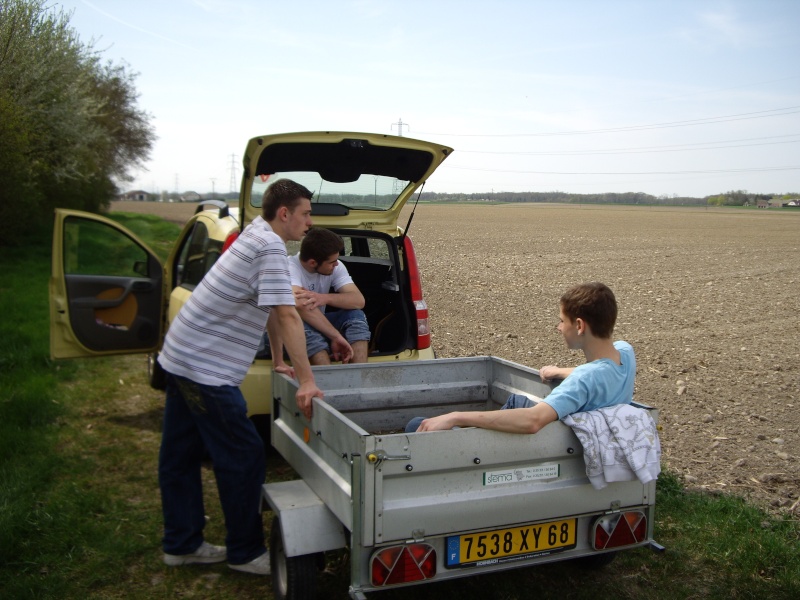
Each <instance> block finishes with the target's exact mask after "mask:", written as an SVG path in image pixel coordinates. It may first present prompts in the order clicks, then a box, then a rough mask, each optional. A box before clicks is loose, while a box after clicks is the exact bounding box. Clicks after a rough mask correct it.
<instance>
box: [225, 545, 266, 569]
mask: <svg viewBox="0 0 800 600" xmlns="http://www.w3.org/2000/svg"><path fill="white" fill-rule="evenodd" d="M228 566H229V567H230V568H231V569H233V570H234V571H241V572H242V573H252V574H253V575H269V574H270V573H271V570H270V566H269V550H267V551H266V552H264V554H262V555H261V556H259V557H258V558H254V559H253V560H251V561H250V562H248V563H244V564H241V565H232V564H231V563H228Z"/></svg>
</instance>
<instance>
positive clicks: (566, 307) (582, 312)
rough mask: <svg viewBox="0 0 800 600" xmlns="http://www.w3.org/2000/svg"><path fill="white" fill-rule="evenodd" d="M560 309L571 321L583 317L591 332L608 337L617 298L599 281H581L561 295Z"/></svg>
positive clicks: (613, 322)
mask: <svg viewBox="0 0 800 600" xmlns="http://www.w3.org/2000/svg"><path fill="white" fill-rule="evenodd" d="M561 310H562V311H564V314H565V315H566V316H567V317H569V319H570V320H571V321H575V319H583V320H584V321H585V322H586V323H587V324H588V325H589V328H590V329H591V330H592V334H593V335H595V336H597V337H599V338H604V339H608V338H610V337H611V334H612V333H613V332H614V324H615V323H616V322H617V299H616V298H615V297H614V292H612V291H611V290H610V289H609V287H608V286H607V285H605V284H604V283H600V282H599V281H592V282H590V283H581V284H579V285H576V286H574V287H571V288H570V289H568V290H567V291H566V292H564V295H563V296H561Z"/></svg>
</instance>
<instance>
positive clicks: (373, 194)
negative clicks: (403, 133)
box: [250, 171, 409, 210]
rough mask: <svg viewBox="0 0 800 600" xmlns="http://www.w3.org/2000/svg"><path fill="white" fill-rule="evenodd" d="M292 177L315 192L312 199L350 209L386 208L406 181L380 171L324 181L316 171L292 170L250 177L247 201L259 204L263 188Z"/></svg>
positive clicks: (314, 201) (401, 189)
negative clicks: (376, 173)
mask: <svg viewBox="0 0 800 600" xmlns="http://www.w3.org/2000/svg"><path fill="white" fill-rule="evenodd" d="M284 178H286V179H291V180H293V181H296V182H297V183H299V184H301V185H304V186H305V187H307V188H308V189H309V190H311V191H312V192H313V193H314V197H313V198H312V199H311V202H312V203H320V204H341V205H343V206H347V207H348V208H350V209H352V210H389V209H390V208H392V206H393V205H394V203H395V201H396V200H397V197H398V196H399V195H400V194H401V193H402V192H403V190H404V189H406V186H408V184H409V182H408V181H405V180H401V179H396V178H394V177H386V176H383V175H361V176H360V177H359V178H358V179H356V180H355V181H348V182H345V183H336V182H332V181H326V180H324V179H323V178H322V176H320V174H319V173H313V172H307V171H293V172H290V173H275V174H274V175H270V176H269V178H268V179H266V180H265V179H264V178H262V177H261V176H257V177H254V178H253V181H252V188H251V193H250V203H251V204H252V205H253V206H255V207H260V206H261V199H262V197H263V196H264V192H265V191H266V189H267V188H268V187H269V186H270V185H272V183H274V182H275V181H277V180H279V179H284Z"/></svg>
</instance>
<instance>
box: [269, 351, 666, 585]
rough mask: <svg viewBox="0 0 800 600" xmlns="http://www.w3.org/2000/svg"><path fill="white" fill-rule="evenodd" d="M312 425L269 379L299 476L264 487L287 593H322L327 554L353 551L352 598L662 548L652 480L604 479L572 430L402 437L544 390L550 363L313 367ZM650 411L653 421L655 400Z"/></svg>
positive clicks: (277, 428) (283, 387)
mask: <svg viewBox="0 0 800 600" xmlns="http://www.w3.org/2000/svg"><path fill="white" fill-rule="evenodd" d="M314 374H315V377H316V381H317V384H318V386H319V387H320V388H321V389H322V390H323V391H324V392H325V399H324V400H319V399H314V401H313V411H314V412H313V417H312V419H311V420H310V421H309V420H307V419H306V418H305V417H304V416H303V415H302V414H301V413H299V411H298V409H297V406H296V404H295V392H296V391H297V385H298V384H297V382H296V381H293V380H291V379H289V378H288V377H286V376H275V377H273V410H272V431H271V434H272V444H273V446H274V447H275V448H276V449H277V450H278V452H279V453H280V454H281V455H282V456H283V457H284V458H285V459H286V461H287V462H288V463H289V464H290V465H291V466H292V467H293V469H294V470H295V471H296V473H297V474H298V475H299V476H300V477H301V479H297V480H293V481H285V482H274V483H267V484H265V485H264V487H263V497H264V507H265V509H266V508H269V509H271V510H272V511H273V513H274V516H273V527H272V534H271V538H270V550H271V553H272V566H273V571H272V577H273V587H274V590H275V596H276V598H295V599H303V600H304V599H306V598H313V597H314V595H315V590H316V577H317V571H318V569H319V568H320V565H322V564H324V562H323V557H324V552H326V551H329V550H335V549H338V548H344V547H346V546H349V547H350V570H351V578H350V579H351V581H350V589H349V593H350V597H351V598H354V599H364V598H365V597H366V596H365V594H366V593H367V592H372V591H377V590H383V589H394V588H397V587H400V586H408V585H415V584H420V583H426V582H431V581H441V580H445V579H452V578H456V577H465V576H471V575H477V574H480V573H487V572H495V571H498V570H504V569H511V568H519V567H526V566H531V565H538V564H544V563H548V562H553V561H560V560H569V559H576V558H582V559H583V560H584V561H587V562H592V563H594V564H599V565H601V564H605V563H606V562H610V560H611V559H612V558H613V557H614V554H615V553H616V552H617V551H619V550H620V549H622V548H624V549H628V548H635V547H640V546H647V545H649V546H651V547H652V548H653V549H663V548H661V547H660V546H659V545H658V544H656V543H655V542H654V540H653V525H654V508H655V491H656V488H655V482H654V481H653V482H650V483H648V484H646V485H642V484H641V483H640V482H639V481H638V480H634V481H629V482H621V483H611V484H609V485H608V486H607V487H605V488H603V489H600V490H597V489H594V488H593V487H592V485H591V484H590V482H589V480H588V478H587V476H586V467H585V464H584V458H583V450H582V447H581V444H580V442H579V441H578V438H577V437H576V436H575V434H574V433H573V432H572V430H571V429H570V428H569V427H567V426H566V425H564V424H563V423H561V422H555V423H551V424H550V425H548V426H547V427H545V428H544V429H542V430H541V431H540V432H539V433H537V434H536V435H519V434H508V433H501V432H496V431H489V430H485V429H479V428H463V429H453V430H450V431H439V432H430V433H413V434H406V433H404V428H405V425H406V423H407V422H408V421H409V420H410V419H411V418H413V417H415V416H426V417H429V416H435V415H439V414H443V413H445V412H449V411H452V410H496V409H498V408H499V407H500V406H502V404H503V403H504V402H505V401H506V399H507V398H508V396H509V395H510V394H512V393H520V394H526V395H528V396H532V397H538V398H543V397H545V396H547V394H548V393H549V392H550V391H551V389H552V388H553V386H552V385H550V384H546V383H543V382H542V381H541V379H540V377H539V374H538V371H536V370H534V369H530V368H527V367H524V366H521V365H518V364H515V363H512V362H509V361H506V360H503V359H500V358H496V357H491V356H479V357H469V358H454V359H437V360H426V361H409V362H398V363H380V364H364V365H337V366H331V367H315V368H314ZM639 406H641V407H642V408H646V409H648V410H650V411H651V415H652V416H653V418H654V419H655V420H656V421H657V419H658V411H657V410H655V409H652V408H650V407H647V406H644V405H639Z"/></svg>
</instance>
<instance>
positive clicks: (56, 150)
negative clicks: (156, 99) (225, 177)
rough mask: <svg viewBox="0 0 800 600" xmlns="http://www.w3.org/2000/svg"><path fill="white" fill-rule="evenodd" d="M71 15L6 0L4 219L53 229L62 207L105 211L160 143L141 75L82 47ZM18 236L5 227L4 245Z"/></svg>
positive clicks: (1, 4)
mask: <svg viewBox="0 0 800 600" xmlns="http://www.w3.org/2000/svg"><path fill="white" fill-rule="evenodd" d="M70 16H71V15H70V14H66V13H64V12H63V10H61V9H56V8H53V7H52V6H51V5H48V4H47V2H46V0H0V197H2V201H0V222H3V223H13V222H18V223H20V224H24V227H28V226H29V224H30V223H33V224H36V223H44V224H47V225H49V224H50V223H51V221H52V211H53V208H54V207H56V206H58V207H65V208H75V209H79V210H88V211H99V210H102V209H104V208H105V207H107V206H108V203H109V202H110V200H111V199H112V198H113V197H114V196H115V195H116V194H117V193H118V192H119V189H118V184H119V183H122V182H125V181H130V179H131V178H130V176H129V175H128V171H129V170H130V169H131V168H132V167H135V166H138V165H141V164H142V163H143V162H144V161H145V160H146V159H147V157H148V156H149V153H150V150H151V148H152V145H153V142H154V140H155V133H154V129H153V127H152V126H151V124H150V120H151V116H150V115H149V114H147V113H146V112H144V111H142V110H141V109H140V108H138V106H137V99H138V93H137V92H136V89H135V87H134V80H135V78H136V74H134V73H132V72H130V70H129V68H128V67H126V66H125V65H118V64H114V63H112V62H111V61H104V60H103V58H102V56H101V54H100V52H98V51H96V50H95V49H94V48H93V46H92V43H84V42H82V41H81V40H80V38H79V37H78V34H77V33H76V32H75V30H74V29H72V28H71V27H70V25H69V19H70ZM20 215H24V217H22V218H20ZM12 216H15V217H16V219H14V220H11V219H10V217H12ZM19 229H22V228H19ZM18 240H19V231H16V232H15V231H13V228H6V230H5V232H4V236H3V237H2V238H0V244H12V243H16V242H18Z"/></svg>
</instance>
